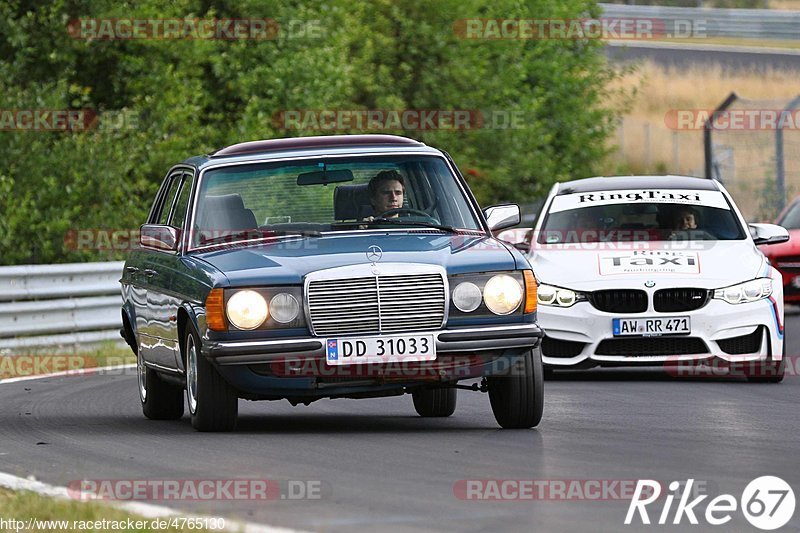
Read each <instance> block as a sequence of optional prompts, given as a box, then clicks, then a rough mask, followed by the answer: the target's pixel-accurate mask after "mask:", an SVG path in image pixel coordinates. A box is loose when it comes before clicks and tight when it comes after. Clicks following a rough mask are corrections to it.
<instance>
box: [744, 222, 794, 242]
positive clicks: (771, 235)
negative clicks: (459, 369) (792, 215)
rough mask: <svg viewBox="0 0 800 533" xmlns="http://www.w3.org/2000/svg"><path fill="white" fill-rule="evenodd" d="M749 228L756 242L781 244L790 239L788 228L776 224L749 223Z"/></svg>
mask: <svg viewBox="0 0 800 533" xmlns="http://www.w3.org/2000/svg"><path fill="white" fill-rule="evenodd" d="M748 228H749V229H750V236H751V237H753V242H755V243H756V244H779V243H782V242H786V241H788V240H789V232H788V231H786V228H783V227H781V226H778V225H775V224H748Z"/></svg>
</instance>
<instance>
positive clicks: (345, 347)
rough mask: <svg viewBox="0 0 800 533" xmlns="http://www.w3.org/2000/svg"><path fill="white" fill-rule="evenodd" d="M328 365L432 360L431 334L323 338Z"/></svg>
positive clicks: (434, 355) (433, 351)
mask: <svg viewBox="0 0 800 533" xmlns="http://www.w3.org/2000/svg"><path fill="white" fill-rule="evenodd" d="M325 346H326V347H327V348H326V354H327V358H326V360H327V362H328V364H329V365H360V364H366V363H387V362H397V361H400V362H405V361H433V360H434V359H436V343H435V342H434V340H433V335H382V336H380V337H345V338H339V339H328V340H327V341H326V342H325Z"/></svg>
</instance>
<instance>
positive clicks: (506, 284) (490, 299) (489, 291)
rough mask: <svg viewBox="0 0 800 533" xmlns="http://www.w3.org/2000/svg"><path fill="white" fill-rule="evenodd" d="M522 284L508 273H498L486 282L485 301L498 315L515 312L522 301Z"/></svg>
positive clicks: (490, 309)
mask: <svg viewBox="0 0 800 533" xmlns="http://www.w3.org/2000/svg"><path fill="white" fill-rule="evenodd" d="M522 296H523V292H522V285H520V283H519V282H518V281H517V280H515V279H514V278H512V277H511V276H509V275H507V274H498V275H496V276H494V277H492V278H491V279H490V280H489V281H487V282H486V286H485V287H484V288H483V301H484V302H486V307H488V308H489V311H491V312H492V313H494V314H496V315H507V314H510V313H512V312H514V310H515V309H517V308H518V307H519V304H520V303H522Z"/></svg>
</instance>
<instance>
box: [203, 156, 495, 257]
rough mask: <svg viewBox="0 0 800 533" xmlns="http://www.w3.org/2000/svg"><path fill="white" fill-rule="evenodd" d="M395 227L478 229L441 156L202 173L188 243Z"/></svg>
mask: <svg viewBox="0 0 800 533" xmlns="http://www.w3.org/2000/svg"><path fill="white" fill-rule="evenodd" d="M398 228H407V229H412V228H431V229H438V230H446V231H455V230H456V229H463V230H472V231H482V228H481V225H480V223H479V221H478V219H477V217H476V214H475V212H474V210H473V209H472V207H471V206H470V204H469V201H468V200H467V198H466V196H465V193H464V191H463V190H462V189H461V187H460V185H459V184H458V182H457V181H456V177H455V176H454V175H453V174H452V173H451V171H450V169H449V167H448V166H447V164H446V163H445V161H444V159H442V158H440V157H432V156H380V157H377V156H370V157H352V158H333V157H331V158H315V159H302V160H295V161H290V162H286V161H281V162H276V163H255V164H244V165H230V166H224V167H219V168H214V169H210V170H208V171H206V172H205V173H204V175H203V177H202V181H201V184H200V189H199V191H198V197H197V202H196V209H195V216H194V222H193V230H194V231H193V235H192V246H193V247H203V246H206V245H210V244H217V243H220V242H239V241H243V240H244V241H246V240H256V239H264V238H270V237H279V236H284V235H306V236H314V235H321V234H322V233H325V232H332V231H354V230H355V231H361V230H373V229H380V230H386V229H398Z"/></svg>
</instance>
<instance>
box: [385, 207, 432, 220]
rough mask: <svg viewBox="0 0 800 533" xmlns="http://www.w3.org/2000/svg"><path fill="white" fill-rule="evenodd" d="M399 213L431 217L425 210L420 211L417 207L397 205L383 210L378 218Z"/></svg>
mask: <svg viewBox="0 0 800 533" xmlns="http://www.w3.org/2000/svg"><path fill="white" fill-rule="evenodd" d="M400 213H408V214H409V215H419V216H423V217H425V218H433V217H432V216H430V215H429V214H428V213H426V212H425V211H421V210H419V209H411V208H408V207H398V208H397V209H389V210H388V211H384V212H383V213H381V214H380V217H379V218H388V217H390V216H392V215H399V214H400Z"/></svg>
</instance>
